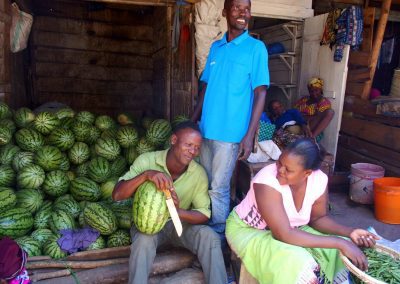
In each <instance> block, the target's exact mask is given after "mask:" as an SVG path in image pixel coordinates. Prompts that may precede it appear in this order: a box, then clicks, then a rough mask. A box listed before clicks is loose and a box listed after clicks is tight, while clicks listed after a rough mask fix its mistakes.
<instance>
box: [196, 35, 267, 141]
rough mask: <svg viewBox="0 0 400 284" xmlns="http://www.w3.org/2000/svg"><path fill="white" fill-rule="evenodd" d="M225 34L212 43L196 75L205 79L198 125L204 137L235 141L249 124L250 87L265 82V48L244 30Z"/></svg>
mask: <svg viewBox="0 0 400 284" xmlns="http://www.w3.org/2000/svg"><path fill="white" fill-rule="evenodd" d="M226 38H227V34H225V35H224V37H223V38H222V39H220V40H218V41H215V42H214V43H213V44H212V46H211V49H210V53H209V55H208V58H207V63H206V66H205V69H204V71H203V75H202V76H201V79H200V80H201V81H204V82H206V83H207V89H206V93H205V97H204V102H203V109H202V115H201V120H200V129H201V131H202V134H203V137H205V138H207V139H212V140H218V141H224V142H232V143H239V142H240V141H241V140H242V138H243V137H244V135H246V133H247V130H248V127H249V123H250V119H251V114H252V109H253V98H254V89H255V88H257V87H259V86H262V85H265V86H267V87H268V86H269V71H268V52H267V49H266V47H265V44H264V43H263V42H262V41H260V40H257V39H255V38H253V37H251V36H250V35H249V33H248V31H245V32H244V33H243V34H242V35H240V36H238V37H237V38H235V39H234V40H232V41H230V42H227V40H226Z"/></svg>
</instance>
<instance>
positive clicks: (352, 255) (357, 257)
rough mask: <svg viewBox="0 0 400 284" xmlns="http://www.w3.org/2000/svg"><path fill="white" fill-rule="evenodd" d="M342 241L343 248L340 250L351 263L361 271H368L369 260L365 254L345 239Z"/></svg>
mask: <svg viewBox="0 0 400 284" xmlns="http://www.w3.org/2000/svg"><path fill="white" fill-rule="evenodd" d="M342 241H343V243H342V246H341V247H342V248H341V249H340V251H341V252H342V254H343V255H345V256H346V257H348V258H349V259H350V260H351V262H352V263H353V264H354V265H355V266H357V267H358V268H360V269H361V270H363V271H365V270H367V269H368V259H367V257H366V256H365V255H364V254H363V252H362V251H361V250H360V249H359V248H358V247H357V246H356V245H355V244H354V243H352V242H350V241H347V240H344V239H342Z"/></svg>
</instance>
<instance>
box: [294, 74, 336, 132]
mask: <svg viewBox="0 0 400 284" xmlns="http://www.w3.org/2000/svg"><path fill="white" fill-rule="evenodd" d="M307 86H308V92H309V96H305V97H302V98H301V99H300V100H298V101H297V102H296V104H295V108H297V109H298V110H299V111H300V113H301V114H302V115H303V117H304V118H305V120H306V121H307V123H308V125H309V127H310V130H311V137H312V138H317V137H318V135H320V134H321V133H322V131H323V130H324V129H325V128H326V127H327V126H328V125H329V122H330V121H331V120H332V118H333V116H334V114H335V112H334V111H333V109H332V108H331V102H330V101H329V100H328V99H327V98H324V97H323V91H322V90H323V87H324V81H323V80H322V79H321V78H311V80H310V81H309V82H308V85H307Z"/></svg>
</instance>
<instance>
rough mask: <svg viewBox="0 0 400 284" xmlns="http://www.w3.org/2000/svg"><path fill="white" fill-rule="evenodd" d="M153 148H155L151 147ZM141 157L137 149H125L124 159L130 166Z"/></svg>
mask: <svg viewBox="0 0 400 284" xmlns="http://www.w3.org/2000/svg"><path fill="white" fill-rule="evenodd" d="M151 147H153V146H151ZM138 156H139V153H138V151H136V147H129V148H126V149H124V157H125V159H126V162H127V163H128V165H132V164H133V162H134V161H135V160H136V158H137V157H138Z"/></svg>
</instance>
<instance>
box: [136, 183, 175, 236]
mask: <svg viewBox="0 0 400 284" xmlns="http://www.w3.org/2000/svg"><path fill="white" fill-rule="evenodd" d="M132 214H133V223H134V224H135V226H136V228H137V229H138V230H139V231H140V232H142V233H144V234H148V235H152V234H157V233H158V232H159V231H161V230H162V228H164V225H165V223H166V222H167V220H168V217H169V213H168V209H167V205H166V203H165V197H164V193H163V192H162V191H159V190H158V189H157V188H156V186H155V185H154V183H152V182H149V181H146V182H144V183H143V184H141V185H140V186H139V187H138V188H137V190H136V192H135V195H134V197H133V207H132Z"/></svg>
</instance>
